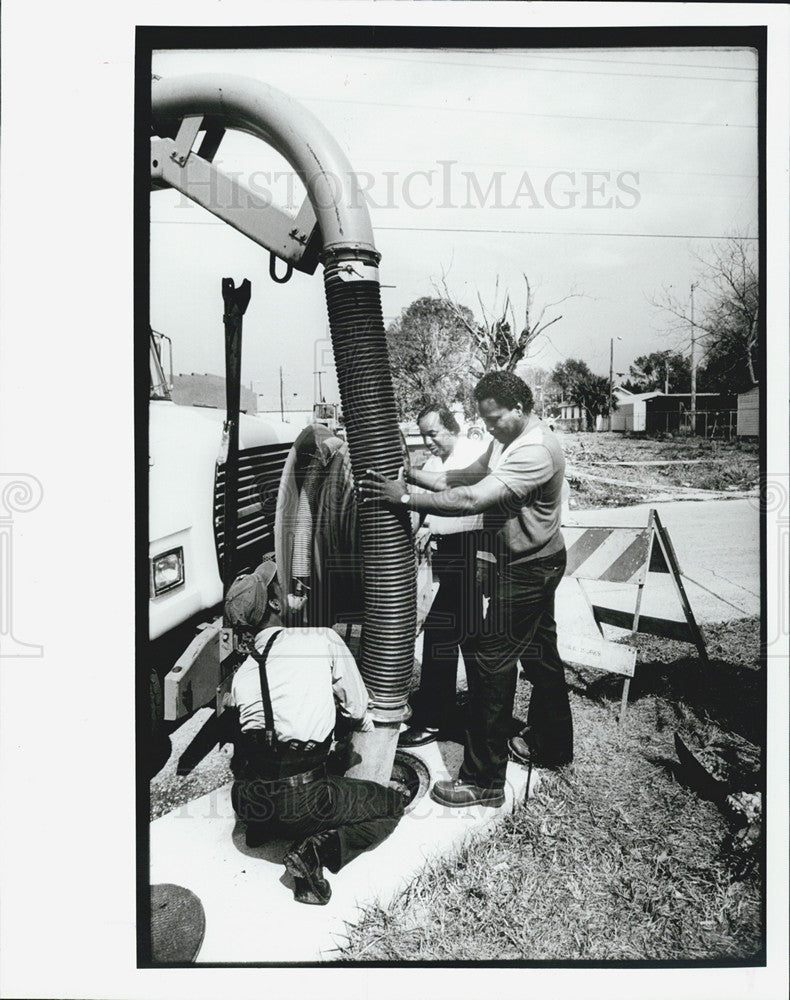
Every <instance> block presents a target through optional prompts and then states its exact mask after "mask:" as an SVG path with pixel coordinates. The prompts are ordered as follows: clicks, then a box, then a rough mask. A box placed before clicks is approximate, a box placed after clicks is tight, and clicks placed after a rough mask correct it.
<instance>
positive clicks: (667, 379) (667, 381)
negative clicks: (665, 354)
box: [664, 358, 669, 396]
mask: <svg viewBox="0 0 790 1000" xmlns="http://www.w3.org/2000/svg"><path fill="white" fill-rule="evenodd" d="M664 364H665V365H666V372H667V373H666V378H665V379H664V395H665V396H668V395H669V358H664Z"/></svg>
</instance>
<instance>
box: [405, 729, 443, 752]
mask: <svg viewBox="0 0 790 1000" xmlns="http://www.w3.org/2000/svg"><path fill="white" fill-rule="evenodd" d="M438 739H439V730H438V729H434V728H433V726H425V727H424V728H422V729H417V728H415V727H414V726H409V727H408V729H404V730H403V732H402V733H401V734H400V736H399V737H398V746H399V747H425V746H428V744H429V743H435V742H436V741H437V740H438Z"/></svg>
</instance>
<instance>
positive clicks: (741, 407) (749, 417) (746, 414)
mask: <svg viewBox="0 0 790 1000" xmlns="http://www.w3.org/2000/svg"><path fill="white" fill-rule="evenodd" d="M736 434H737V435H738V437H751V438H756V437H759V434H760V387H759V385H755V386H753V387H752V388H751V389H747V391H746V392H741V393H739V394H738V423H737V430H736Z"/></svg>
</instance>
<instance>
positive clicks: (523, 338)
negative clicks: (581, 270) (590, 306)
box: [434, 271, 582, 379]
mask: <svg viewBox="0 0 790 1000" xmlns="http://www.w3.org/2000/svg"><path fill="white" fill-rule="evenodd" d="M523 278H524V285H525V289H526V296H525V299H524V307H523V310H522V311H521V313H520V316H521V319H520V320H519V319H518V318H517V316H516V309H515V306H514V303H513V299H512V297H511V295H510V292H507V291H506V292H505V293H504V299H503V300H502V301H500V290H499V276H498V275H497V279H496V283H495V286H494V299H493V302H492V303H491V306H490V307H489V308H486V305H485V303H484V302H483V298H482V296H481V295H480V292H479V291H478V293H477V301H478V303H479V305H480V311H481V315H482V317H483V320H482V323H478V322H476V321H475V320H474V319H472V318H470V315H469V310H468V309H466V308H465V307H464V306H461V305H459V304H458V302H457V301H456V300H455V298H454V297H453V296H452V295H451V294H450V290H449V288H448V287H447V273H446V272H445V271H442V277H441V282H440V284H438V285H437V284H436V282H434V290H435V291H436V293H437V294H438V295H439V296H440V297H441V298H442V300H443V301H444V302H446V303H447V305H448V307H449V308H450V309H451V310H452V312H453V314H454V315H455V316H456V317H457V318H458V320H459V322H461V323H463V325H464V326H465V327H466V329H467V330H468V332H469V335H470V337H471V342H472V366H471V369H470V370H471V373H472V375H473V376H474V377H475V378H478V379H479V378H481V377H482V376H483V375H485V373H486V372H489V371H495V370H496V371H509V372H512V371H514V370H515V368H516V366H517V365H518V364H519V362H521V361H523V360H524V358H525V357H526V354H527V350H528V348H529V346H530V344H531V343H532V342H533V341H534V340H535V339H536V338H537V337H539V336H540V335H541V334H542V333H545V332H546V330H548V328H549V327H550V326H553V325H554V324H555V323H558V322H559V321H560V320H561V319H562V313H560V314H558V315H555V316H552V315H550V314H551V313H552V312H554V311H555V310H556V309H557V307H558V306H560V305H561V304H562V303H563V302H565V301H567V300H568V299H572V298H578V297H579V296H580V295H581V294H582V293H581V292H578V291H575V290H571V291H570V292H569V293H568V294H567V295H564V296H563V297H562V298H561V299H558V300H557V301H556V302H549V303H547V304H546V305H544V306H543V307H542V308H538V307H537V305H536V302H535V292H534V289H533V287H532V284H531V283H530V280H529V278H528V277H527V275H526V274H524V275H523ZM547 314H549V315H547Z"/></svg>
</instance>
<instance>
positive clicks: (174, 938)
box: [151, 883, 206, 964]
mask: <svg viewBox="0 0 790 1000" xmlns="http://www.w3.org/2000/svg"><path fill="white" fill-rule="evenodd" d="M205 930H206V914H205V912H204V911H203V904H202V903H201V902H200V900H199V899H198V898H197V896H196V895H195V894H194V892H190V890H189V889H185V888H184V886H183V885H172V884H170V883H163V884H161V885H152V886H151V959H152V960H153V961H154V962H155V963H157V964H159V963H162V964H170V963H182V962H194V961H195V958H196V957H197V953H198V952H199V951H200V946H201V944H203V935H204V933H205Z"/></svg>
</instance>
